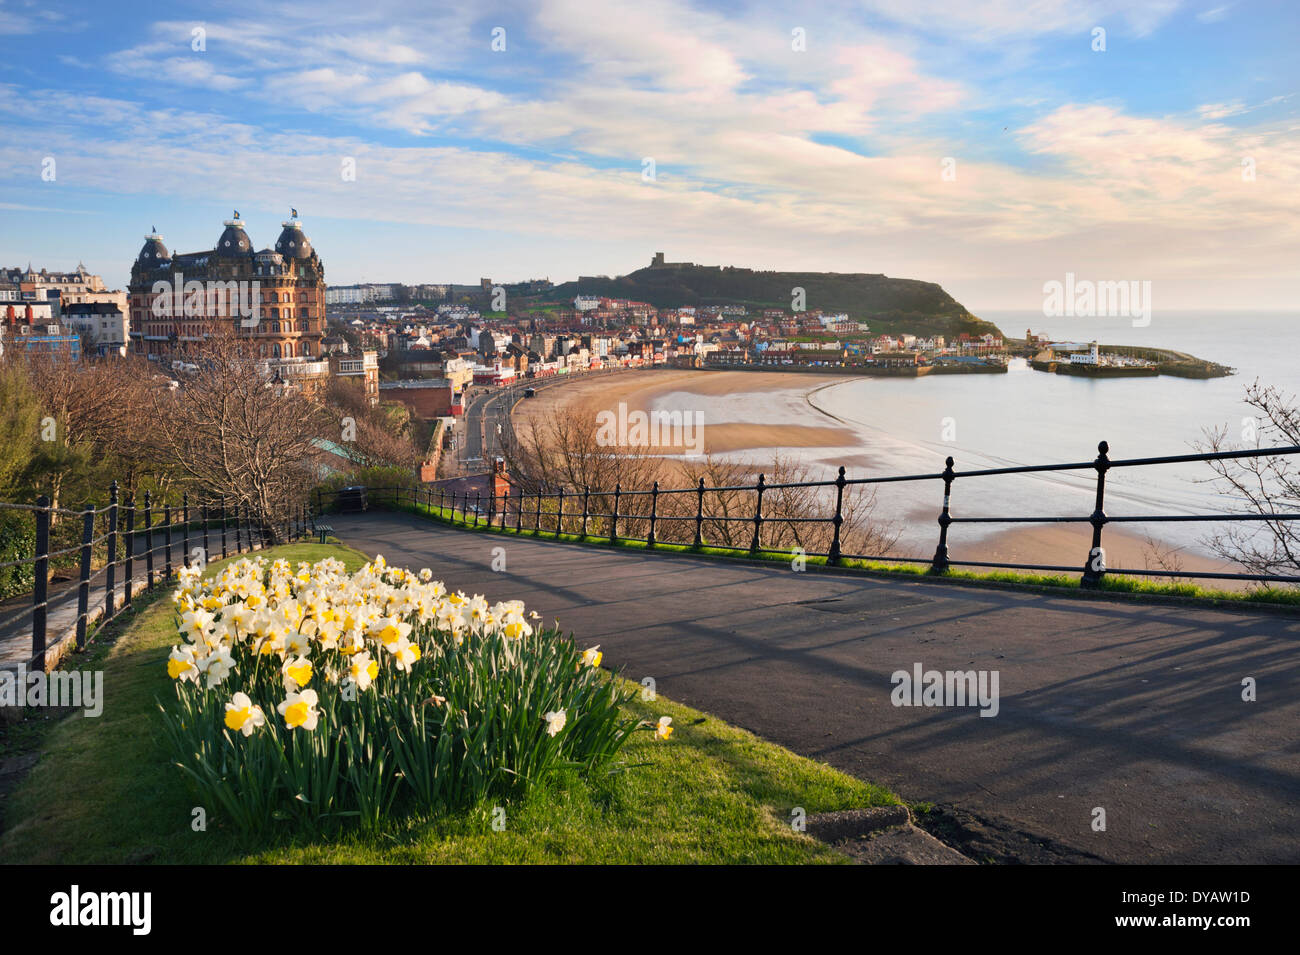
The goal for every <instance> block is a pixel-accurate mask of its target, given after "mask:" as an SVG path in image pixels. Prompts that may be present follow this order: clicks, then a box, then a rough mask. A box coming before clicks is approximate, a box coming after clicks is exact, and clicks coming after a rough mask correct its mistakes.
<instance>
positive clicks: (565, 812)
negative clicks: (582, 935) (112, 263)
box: [0, 544, 899, 864]
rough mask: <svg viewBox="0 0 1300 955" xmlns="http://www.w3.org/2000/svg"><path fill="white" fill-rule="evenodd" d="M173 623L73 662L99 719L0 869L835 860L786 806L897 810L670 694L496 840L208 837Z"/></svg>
mask: <svg viewBox="0 0 1300 955" xmlns="http://www.w3.org/2000/svg"><path fill="white" fill-rule="evenodd" d="M266 555H267V556H269V557H276V556H283V557H285V558H287V559H289V560H291V561H295V562H296V561H298V560H311V561H314V560H319V559H321V558H322V557H326V556H331V555H332V556H336V557H338V558H340V559H341V560H343V561H344V562H346V563H347V565H348V569H349V570H350V571H352V570H356V569H357V568H359V567H360V566H361V565H362V564H364V563H365V562H366V560H367V558H366V557H365V555H363V554H361V553H360V552H358V551H355V550H352V549H351V548H347V547H341V546H336V545H330V544H292V545H288V546H285V547H280V548H275V549H272V550H269V551H267V552H266ZM222 563H224V562H218V563H215V564H213V565H212V567H214V568H215V567H219V566H221V564H222ZM413 569H418V568H413ZM450 583H451V584H452V585H453V586H454V584H455V581H450ZM488 596H489V598H491V599H504V598H508V597H509V596H510V595H509V594H489V595H488ZM173 621H174V609H173V607H172V604H171V602H170V600H168V599H166V597H165V596H164V597H162V598H161V599H156V600H154V602H153V603H152V604H151V605H150V606H148V607H147V608H144V609H142V610H140V611H139V612H138V616H137V617H136V618H135V619H134V620H133V621H132V623H131V625H130V627H129V629H128V630H127V632H126V633H124V634H123V636H122V637H121V638H120V639H118V640H117V641H116V642H114V643H112V644H110V645H107V646H103V647H98V648H96V649H94V650H92V651H90V652H89V653H87V654H86V655H84V656H82V657H79V658H74V661H73V665H75V666H77V667H78V668H89V669H102V670H103V671H104V692H105V705H104V712H103V715H102V716H100V717H99V718H97V719H87V718H85V717H83V716H82V715H81V714H80V713H74V714H72V715H70V716H67V717H65V718H63V719H62V720H59V721H58V722H57V723H56V724H55V725H54V726H53V727H52V728H51V729H50V730H49V731H48V733H46V734H45V735H44V738H43V741H42V747H41V748H42V756H41V759H40V761H39V762H38V763H37V765H36V766H35V767H34V768H33V769H32V771H31V773H30V775H28V776H27V778H26V779H25V780H24V781H23V782H22V784H21V785H20V786H19V788H18V790H17V791H16V792H14V793H13V795H12V797H11V798H10V799H9V804H8V807H7V809H6V812H5V819H4V825H5V830H4V832H3V833H0V862H34V863H76V864H89V863H142V862H149V863H235V862H282V863H401V864H412V863H441V862H471V863H500V862H524V863H549V862H564V863H691V862H700V863H714V862H716V863H803V862H842V861H846V860H845V859H844V857H842V856H840V855H839V854H838V853H836V852H834V851H832V850H831V849H829V848H827V847H825V846H823V845H821V844H820V843H817V842H814V841H813V840H812V839H810V838H808V837H806V836H804V835H802V834H799V833H796V832H794V831H793V830H792V829H791V827H790V825H789V819H790V816H791V811H792V809H793V808H794V807H796V806H798V807H802V808H803V809H804V810H805V811H806V812H808V813H814V812H822V811H828V810H834V809H848V808H858V807H865V806H876V805H885V804H889V803H896V802H898V801H899V800H898V799H897V797H895V796H894V795H892V794H891V793H889V792H887V791H886V790H884V789H881V788H879V787H877V786H873V785H871V784H868V783H864V782H861V781H860V780H856V779H854V778H852V777H850V776H846V775H845V774H843V773H840V772H839V771H837V770H834V769H832V768H830V767H829V766H825V765H823V764H821V763H817V762H814V761H813V760H809V759H804V758H802V757H800V756H796V755H794V754H793V753H791V752H789V751H787V750H785V749H782V748H781V747H779V746H776V745H774V744H772V743H767V742H764V741H763V740H760V739H758V738H757V737H755V736H753V735H752V734H750V733H747V732H744V731H743V730H739V729H735V728H733V727H730V726H728V725H726V724H725V723H723V722H721V721H719V720H717V719H715V718H713V717H711V716H707V715H706V714H703V713H700V712H698V711H696V710H692V709H690V708H688V707H685V706H679V705H677V704H675V703H671V702H668V701H666V700H663V699H662V698H661V699H659V700H658V701H655V702H649V703H642V702H639V701H638V702H636V703H634V704H632V705H631V711H632V713H633V715H636V716H639V717H644V718H648V719H652V720H653V719H657V718H658V717H660V716H663V715H668V716H671V717H672V718H673V727H674V730H675V732H674V733H673V735H672V738H671V739H669V740H667V741H658V742H656V741H655V740H653V739H652V738H651V734H649V733H636V734H634V736H633V738H632V740H631V741H630V742H629V743H628V745H627V747H626V748H625V749H624V751H623V753H624V756H623V760H622V762H623V763H624V764H625V766H624V768H623V769H622V771H620V772H616V773H612V774H610V775H608V776H603V777H601V778H599V779H591V780H583V779H580V778H577V777H576V776H575V777H568V778H564V779H562V780H561V781H560V782H558V783H556V784H554V785H552V786H550V787H548V788H546V789H544V790H536V791H534V792H533V793H532V794H530V795H529V797H528V798H527V799H525V800H522V801H519V802H517V803H510V804H507V805H506V806H505V807H504V808H505V829H504V830H503V831H495V830H494V829H493V826H492V822H493V808H494V807H492V806H489V805H484V806H480V807H478V808H477V809H475V810H473V811H471V812H469V813H464V814H460V815H451V816H444V817H437V818H418V817H417V818H408V819H404V820H400V821H394V822H393V823H391V825H390V827H389V828H388V829H387V830H385V831H382V832H380V833H378V834H372V835H364V836H363V835H360V834H358V833H356V832H345V833H344V834H343V835H341V836H338V837H334V838H329V839H325V838H320V839H314V840H305V839H303V840H298V841H293V842H290V841H287V840H282V841H281V842H280V843H278V844H274V845H266V844H262V845H248V844H243V843H241V841H240V839H239V837H238V836H237V835H236V834H235V833H233V832H232V831H230V830H228V829H226V828H225V827H223V826H222V824H221V821H220V818H219V817H218V816H217V815H216V813H215V811H214V810H212V807H208V808H209V810H210V812H211V815H209V818H208V826H207V831H205V832H196V831H194V830H193V829H192V827H191V820H192V818H193V816H192V810H193V808H194V807H195V798H194V796H193V795H191V793H190V791H189V790H188V788H187V786H186V783H185V781H184V779H183V777H182V774H181V772H180V770H179V769H177V768H176V767H175V766H173V765H172V764H171V763H170V762H169V759H168V756H167V754H166V752H165V750H164V748H163V746H162V743H161V740H160V725H159V714H158V710H157V703H158V702H159V701H166V700H169V699H170V698H171V694H172V689H171V687H170V685H169V683H170V680H169V679H168V677H167V674H166V669H165V661H166V658H167V653H168V650H169V648H170V647H171V646H172V645H173V644H174V643H176V642H177V636H176V633H175V630H174V628H173Z"/></svg>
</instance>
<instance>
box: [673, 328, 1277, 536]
mask: <svg viewBox="0 0 1300 955" xmlns="http://www.w3.org/2000/svg"><path fill="white" fill-rule="evenodd" d="M981 317H983V318H987V319H989V320H991V321H994V322H996V323H997V324H998V325H999V327H1001V328H1002V329H1003V331H1004V332H1007V333H1009V334H1013V335H1017V336H1019V335H1023V334H1024V331H1025V329H1026V328H1032V329H1033V330H1034V331H1035V332H1043V333H1046V334H1048V335H1049V336H1051V337H1052V339H1053V340H1056V341H1091V340H1093V339H1096V340H1098V341H1100V342H1103V343H1105V344H1116V345H1124V344H1132V345H1150V346H1156V347H1166V348H1172V349H1176V350H1178V351H1183V352H1189V353H1191V354H1193V355H1196V356H1197V357H1198V358H1204V359H1209V360H1211V361H1216V362H1219V363H1221V364H1225V365H1229V366H1232V367H1234V368H1235V369H1237V373H1236V374H1235V375H1232V376H1230V377H1227V378H1216V379H1211V380H1207V381H1198V380H1192V379H1184V378H1171V377H1165V376H1159V377H1149V378H1128V379H1124V378H1117V379H1089V378H1075V377H1072V376H1067V375H1053V374H1048V373H1045V372H1038V371H1034V370H1033V369H1031V368H1029V367H1028V365H1027V364H1026V363H1024V362H1018V363H1015V364H1014V365H1013V367H1012V368H1011V369H1010V370H1009V371H1008V373H1007V374H1005V375H941V376H928V377H925V378H914V379H908V378H856V379H853V380H851V381H847V382H843V383H840V384H833V385H829V386H826V387H821V388H819V389H817V390H816V391H815V393H814V394H812V395H811V397H810V398H809V399H808V400H807V401H806V400H805V398H804V394H805V392H807V391H808V390H809V389H810V388H814V387H816V382H815V379H812V378H811V376H810V378H809V382H808V384H807V385H804V386H801V387H798V388H792V389H785V390H780V391H776V392H762V393H757V392H755V393H736V394H731V395H725V396H712V397H703V396H699V395H694V394H690V393H686V392H675V393H673V394H669V395H664V396H661V398H660V399H659V400H658V401H656V402H655V404H656V406H657V407H660V408H665V409H689V410H695V411H698V412H700V413H702V414H703V415H704V418H705V420H706V421H707V422H710V423H721V422H726V421H746V422H758V423H764V424H774V425H782V424H791V425H794V424H804V425H809V424H814V425H832V424H834V422H833V421H831V420H830V419H828V418H826V417H825V416H824V415H822V414H820V413H818V412H817V411H816V410H814V409H813V408H812V407H809V401H810V402H811V403H812V404H813V405H815V406H816V407H817V408H820V409H822V410H824V411H825V412H827V413H829V414H832V415H834V416H835V417H836V418H839V419H841V420H842V421H843V422H845V423H846V425H847V427H849V428H850V429H851V430H852V431H853V432H854V437H855V440H854V441H853V442H846V444H845V445H844V446H843V447H826V448H813V449H782V452H783V453H784V454H786V455H790V456H797V457H799V458H801V459H802V460H804V461H805V462H806V463H808V464H810V465H812V466H813V467H814V470H820V471H821V472H822V473H821V474H820V475H819V476H822V477H833V476H834V468H836V467H838V466H839V465H841V464H843V465H844V466H845V467H846V468H847V469H848V475H849V477H850V478H854V477H868V476H883V475H889V474H912V473H928V472H935V471H941V470H942V469H943V462H944V458H946V457H947V456H948V455H952V457H953V458H954V459H955V462H956V467H957V470H958V471H962V470H977V469H981V468H995V467H1007V466H1012V465H1026V464H1051V463H1063V462H1079V461H1091V460H1092V459H1093V458H1094V457H1095V456H1096V454H1097V443H1098V442H1099V441H1102V440H1105V441H1107V442H1108V443H1109V444H1110V457H1111V459H1112V460H1120V459H1123V458H1139V457H1151V456H1158V455H1172V454H1185V453H1189V452H1192V451H1195V450H1196V445H1197V444H1198V443H1199V442H1204V441H1205V436H1206V431H1207V429H1210V428H1215V427H1224V426H1226V427H1227V428H1228V429H1229V434H1230V437H1231V439H1232V440H1233V441H1234V442H1236V441H1239V440H1240V437H1241V432H1242V419H1243V418H1245V417H1247V416H1250V415H1251V410H1250V408H1249V407H1248V406H1247V405H1246V404H1245V402H1244V400H1243V397H1244V389H1245V387H1246V386H1247V385H1248V384H1249V383H1251V382H1252V381H1254V380H1255V379H1257V378H1258V379H1259V380H1260V381H1261V382H1263V383H1265V384H1271V385H1275V386H1277V387H1279V388H1281V389H1283V390H1284V391H1286V392H1289V393H1292V394H1296V393H1300V348H1298V347H1297V346H1298V345H1300V327H1298V325H1297V323H1298V322H1300V316H1298V315H1294V314H1278V313H1240V314H1225V313H1195V312H1185V313H1180V314H1176V315H1168V316H1162V315H1160V314H1157V315H1155V316H1153V319H1152V322H1151V324H1150V325H1149V326H1148V327H1146V328H1134V327H1133V326H1132V321H1131V320H1130V319H1055V320H1044V318H1043V316H1042V314H1041V313H1034V312H992V313H983V314H982V315H981ZM945 425H948V426H950V428H951V429H952V430H951V432H950V436H951V438H952V440H945ZM1274 443H1276V442H1274ZM738 456H739V457H740V458H742V459H744V460H747V461H750V462H752V463H753V464H755V465H756V466H757V467H762V466H764V464H765V459H766V461H770V459H771V456H772V452H771V451H770V450H768V451H763V452H761V453H754V452H751V453H742V454H740V455H738ZM1213 477H1214V475H1213V472H1212V471H1211V470H1210V468H1209V466H1208V465H1205V464H1185V465H1160V466H1153V467H1147V468H1141V469H1123V468H1121V469H1115V470H1112V471H1111V472H1110V474H1109V475H1108V477H1107V495H1106V510H1107V513H1108V514H1111V515H1135V516H1136V515H1142V514H1156V513H1175V514H1197V513H1199V514H1204V513H1213V512H1223V511H1225V510H1233V509H1234V508H1233V507H1232V501H1231V500H1230V499H1225V498H1224V496H1223V493H1222V491H1221V489H1220V488H1219V487H1218V485H1216V484H1214V483H1213V482H1212V479H1213ZM1095 486H1096V483H1095V472H1093V471H1091V470H1088V471H1079V472H1065V473H1049V474H1037V475H1014V476H1003V477H992V478H969V479H966V480H958V482H957V483H956V485H955V487H954V492H953V504H952V506H953V513H954V514H959V515H961V516H967V517H977V516H988V517H993V516H998V517H1006V516H1079V515H1087V514H1089V513H1091V511H1092V506H1093V495H1094V493H1095ZM877 501H878V504H879V506H880V508H881V511H880V512H881V513H883V514H886V515H888V516H889V517H890V518H891V519H892V520H894V521H896V522H897V523H898V524H899V526H900V527H901V530H902V533H903V536H902V538H901V539H900V545H901V547H902V548H904V549H906V550H908V551H909V552H913V553H920V554H928V553H930V552H931V551H932V550H933V548H934V536H935V524H934V519H935V517H936V516H937V514H938V511H939V508H940V506H941V503H942V485H941V484H939V482H937V481H934V482H925V483H924V484H923V485H916V484H889V485H880V486H879V487H878V491H877ZM1006 526H1007V525H971V526H965V527H962V528H961V536H962V538H963V539H966V540H970V539H974V538H977V537H980V536H982V535H986V534H992V533H996V532H997V531H999V530H1001V529H1004V528H1005V527H1006ZM1131 529H1132V530H1134V531H1135V532H1137V533H1143V532H1149V533H1151V534H1152V536H1153V537H1156V538H1157V539H1159V540H1163V541H1166V542H1168V543H1171V544H1175V545H1177V546H1180V547H1185V548H1188V549H1189V550H1192V551H1198V552H1202V553H1204V552H1206V550H1205V548H1204V547H1203V546H1200V545H1201V541H1202V540H1203V538H1204V536H1205V534H1206V533H1207V531H1209V530H1210V529H1211V527H1210V525H1208V524H1202V523H1185V524H1162V525H1141V524H1140V525H1136V526H1133V527H1132V528H1131Z"/></svg>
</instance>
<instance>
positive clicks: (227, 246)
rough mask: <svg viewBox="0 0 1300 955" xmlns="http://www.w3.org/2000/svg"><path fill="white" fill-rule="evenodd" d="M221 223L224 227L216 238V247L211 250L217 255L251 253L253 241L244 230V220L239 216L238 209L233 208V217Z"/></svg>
mask: <svg viewBox="0 0 1300 955" xmlns="http://www.w3.org/2000/svg"><path fill="white" fill-rule="evenodd" d="M222 224H223V225H224V226H225V227H226V229H225V231H224V232H222V233H221V238H220V239H218V240H217V247H216V249H214V250H213V251H214V252H215V253H216V254H217V255H218V256H242V255H252V253H253V243H252V242H250V241H249V239H248V233H246V232H245V231H244V220H242V219H241V218H239V210H238V209H236V210H235V217H234V218H233V219H227V220H226V221H225V222H224V223H222Z"/></svg>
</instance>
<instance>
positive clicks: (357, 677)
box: [348, 650, 379, 690]
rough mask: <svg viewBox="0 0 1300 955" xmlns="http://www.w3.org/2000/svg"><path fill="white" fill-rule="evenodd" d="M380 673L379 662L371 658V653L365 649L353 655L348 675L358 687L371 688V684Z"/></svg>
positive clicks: (362, 688)
mask: <svg viewBox="0 0 1300 955" xmlns="http://www.w3.org/2000/svg"><path fill="white" fill-rule="evenodd" d="M378 675H379V664H378V663H376V662H375V661H374V660H372V659H370V654H369V653H367V652H365V651H364V650H363V651H362V652H360V653H357V654H355V655H353V657H352V660H351V662H349V664H348V676H349V677H350V678H351V680H352V682H353V683H355V684H356V685H357V688H358V689H361V690H368V689H370V684H371V683H372V682H373V681H374V679H375V677H377V676H378Z"/></svg>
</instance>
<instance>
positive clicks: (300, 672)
mask: <svg viewBox="0 0 1300 955" xmlns="http://www.w3.org/2000/svg"><path fill="white" fill-rule="evenodd" d="M280 672H281V673H282V674H283V675H284V689H285V692H286V693H287V692H289V691H291V690H296V689H298V688H299V687H301V686H306V685H307V684H308V683H310V682H311V674H312V665H311V661H310V660H308V659H307V658H306V657H301V656H300V657H294V658H293V659H292V660H286V661H285V663H284V666H283V667H281V668H280Z"/></svg>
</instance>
